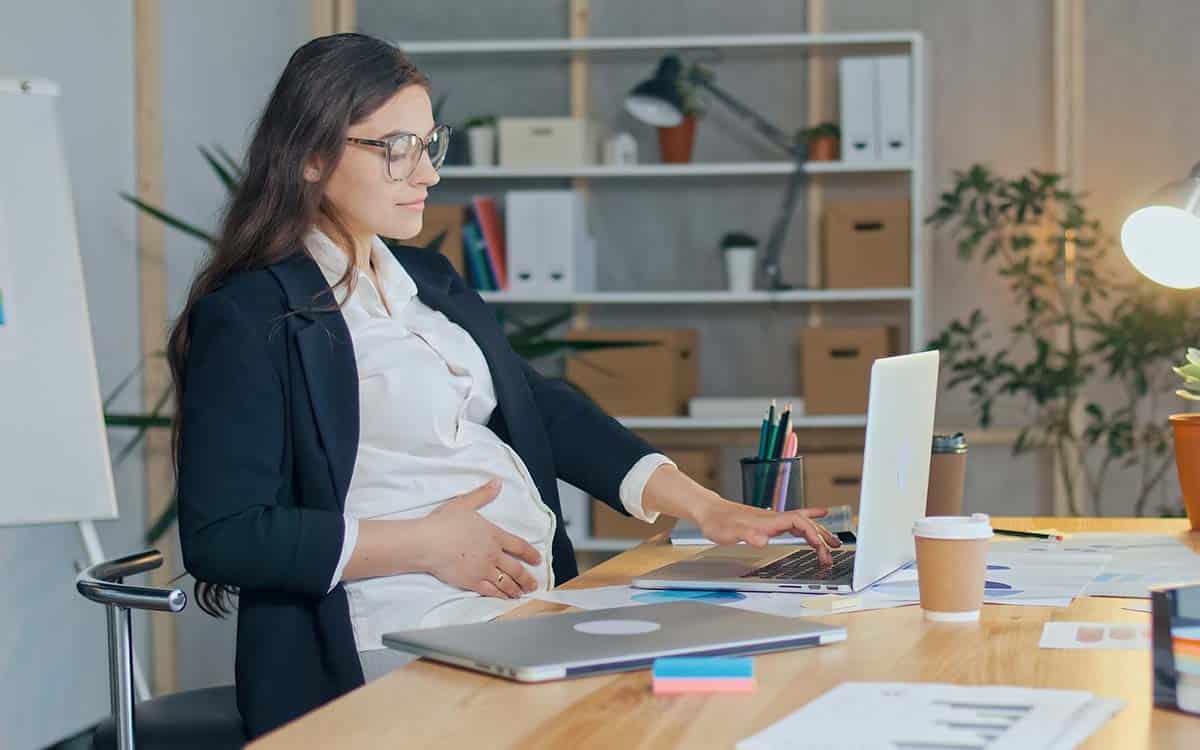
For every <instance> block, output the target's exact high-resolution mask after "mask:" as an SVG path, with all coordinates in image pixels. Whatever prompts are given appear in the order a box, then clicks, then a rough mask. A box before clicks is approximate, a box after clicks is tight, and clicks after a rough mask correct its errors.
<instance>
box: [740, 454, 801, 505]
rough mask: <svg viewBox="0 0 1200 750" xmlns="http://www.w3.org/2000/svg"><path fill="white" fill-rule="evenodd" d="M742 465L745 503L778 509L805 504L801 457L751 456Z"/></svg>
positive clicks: (743, 460) (743, 499) (743, 500)
mask: <svg viewBox="0 0 1200 750" xmlns="http://www.w3.org/2000/svg"><path fill="white" fill-rule="evenodd" d="M741 464H742V502H743V503H744V504H746V505H752V506H754V507H757V508H769V509H772V510H777V511H783V510H795V509H797V508H803V507H804V456H796V457H794V458H758V457H755V456H750V457H747V458H743V459H742V460H741Z"/></svg>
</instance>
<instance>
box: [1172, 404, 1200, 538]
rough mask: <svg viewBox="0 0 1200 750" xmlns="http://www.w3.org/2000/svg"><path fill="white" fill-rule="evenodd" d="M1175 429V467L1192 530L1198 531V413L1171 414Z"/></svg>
mask: <svg viewBox="0 0 1200 750" xmlns="http://www.w3.org/2000/svg"><path fill="white" fill-rule="evenodd" d="M1170 420H1171V427H1172V428H1173V429H1174V430H1175V468H1176V469H1178V470H1179V488H1180V489H1181V490H1183V507H1185V508H1186V509H1187V516H1188V521H1190V522H1191V524H1192V531H1200V414H1172V415H1171V417H1170Z"/></svg>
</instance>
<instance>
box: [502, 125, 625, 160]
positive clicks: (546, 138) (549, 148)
mask: <svg viewBox="0 0 1200 750" xmlns="http://www.w3.org/2000/svg"><path fill="white" fill-rule="evenodd" d="M496 127H497V130H498V131H499V135H500V166H502V167H581V166H586V165H588V164H596V163H597V162H599V160H600V144H601V143H602V142H603V139H604V133H603V129H602V128H601V127H600V125H599V124H597V123H595V122H592V121H591V120H586V119H583V118H579V117H501V118H500V119H499V120H498V121H497V123H496Z"/></svg>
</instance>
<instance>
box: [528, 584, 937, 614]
mask: <svg viewBox="0 0 1200 750" xmlns="http://www.w3.org/2000/svg"><path fill="white" fill-rule="evenodd" d="M819 596H821V595H820V594H799V593H796V594H763V593H751V592H741V591H684V590H681V589H669V590H647V589H635V588H633V587H632V586H601V587H598V588H591V589H558V590H555V591H542V592H539V593H537V594H533V598H534V599H541V600H542V601H547V602H555V603H558V604H566V605H568V606H571V607H578V608H579V609H611V608H613V607H630V606H633V605H637V604H660V603H662V602H668V601H680V600H686V601H697V602H703V603H705V604H717V605H721V606H726V607H733V608H735V609H744V610H747V611H749V612H761V613H763V614H768V615H781V616H783V617H829V616H830V614H832V613H831V612H830V611H829V610H825V611H822V610H820V609H811V608H808V607H805V606H804V603H805V601H806V600H807V599H809V598H812V597H819ZM854 598H856V599H858V603H857V604H856V605H855V606H854V607H851V608H848V609H839V610H837V612H836V614H843V613H845V612H863V611H866V610H871V609H891V608H893V607H905V606H908V605H911V604H915V603H916V600H915V599H914V600H903V599H898V598H896V597H892V596H881V595H878V594H873V593H872V592H870V591H864V592H861V593H859V594H856V595H855V597H854Z"/></svg>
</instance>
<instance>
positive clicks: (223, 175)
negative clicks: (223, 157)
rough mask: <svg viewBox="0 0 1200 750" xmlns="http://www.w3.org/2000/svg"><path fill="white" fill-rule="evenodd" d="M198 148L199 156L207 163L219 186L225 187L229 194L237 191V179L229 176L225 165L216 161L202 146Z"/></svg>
mask: <svg viewBox="0 0 1200 750" xmlns="http://www.w3.org/2000/svg"><path fill="white" fill-rule="evenodd" d="M198 148H199V149H200V155H201V156H203V157H204V161H206V162H208V166H209V168H210V169H212V171H213V174H215V175H216V176H217V179H218V180H220V181H221V184H222V185H224V186H225V189H226V190H228V191H229V192H231V193H232V192H233V191H234V190H237V185H238V181H237V178H236V177H234V176H233V175H232V174H230V172H229V170H228V169H227V168H226V167H225V165H223V164H222V163H221V162H220V161H218V160H217V157H216V156H214V155H213V153H212V152H211V151H209V150H208V149H206V148H205V147H204V146H199V147H198Z"/></svg>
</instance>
